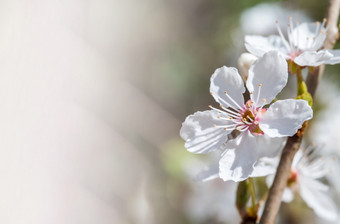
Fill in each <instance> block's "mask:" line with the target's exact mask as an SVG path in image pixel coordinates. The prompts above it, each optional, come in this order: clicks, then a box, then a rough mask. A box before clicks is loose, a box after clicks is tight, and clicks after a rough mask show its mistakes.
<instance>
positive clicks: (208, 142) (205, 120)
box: [180, 110, 232, 153]
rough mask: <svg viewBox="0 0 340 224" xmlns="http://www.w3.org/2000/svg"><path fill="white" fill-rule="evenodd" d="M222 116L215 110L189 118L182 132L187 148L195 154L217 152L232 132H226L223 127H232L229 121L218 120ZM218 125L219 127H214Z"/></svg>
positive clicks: (195, 114) (198, 113)
mask: <svg viewBox="0 0 340 224" xmlns="http://www.w3.org/2000/svg"><path fill="white" fill-rule="evenodd" d="M219 115H220V114H219V113H218V112H216V111H213V110H206V111H203V112H201V111H198V112H196V113H194V114H192V115H190V116H188V117H187V118H186V119H185V121H184V122H183V124H182V128H181V130H180V135H181V137H182V138H183V139H184V140H185V145H184V146H185V148H186V149H187V150H188V151H189V152H193V153H208V152H210V151H213V150H217V149H218V148H219V147H220V146H221V145H222V144H223V143H225V142H226V141H227V135H228V134H229V133H230V132H231V131H232V130H228V131H227V130H224V128H223V127H218V126H223V125H230V124H231V122H230V121H228V120H222V119H218V118H217V117H218V116H219ZM214 125H216V126H217V127H214Z"/></svg>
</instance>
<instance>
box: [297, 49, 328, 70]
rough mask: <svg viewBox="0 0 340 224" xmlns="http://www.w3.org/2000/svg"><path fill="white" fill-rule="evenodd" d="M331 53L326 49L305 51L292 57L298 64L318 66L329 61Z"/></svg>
mask: <svg viewBox="0 0 340 224" xmlns="http://www.w3.org/2000/svg"><path fill="white" fill-rule="evenodd" d="M332 57H333V55H332V54H331V53H330V52H329V51H327V50H321V51H318V52H316V51H305V52H303V53H302V54H300V55H299V56H297V57H296V58H295V59H294V62H295V63H296V64H298V65H300V66H319V65H322V64H325V63H326V62H327V61H329V60H330V59H331V58H332Z"/></svg>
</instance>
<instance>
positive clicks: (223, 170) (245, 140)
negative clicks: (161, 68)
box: [220, 131, 258, 182]
mask: <svg viewBox="0 0 340 224" xmlns="http://www.w3.org/2000/svg"><path fill="white" fill-rule="evenodd" d="M226 147H227V149H228V151H227V152H226V153H225V154H224V155H223V157H222V158H221V160H220V177H221V178H222V179H223V180H225V181H227V180H233V181H235V182H239V181H242V180H245V179H247V178H248V177H249V176H250V175H251V173H252V172H253V170H254V164H255V162H256V160H257V158H258V152H257V147H256V140H255V137H254V136H252V134H250V133H249V132H248V131H245V132H243V133H242V134H240V135H239V136H238V137H237V138H236V139H234V140H231V141H229V142H228V143H227V145H226Z"/></svg>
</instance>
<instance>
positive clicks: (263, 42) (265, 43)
mask: <svg viewBox="0 0 340 224" xmlns="http://www.w3.org/2000/svg"><path fill="white" fill-rule="evenodd" d="M244 39H245V47H246V49H247V50H248V51H249V52H250V53H252V54H253V55H255V56H257V57H262V56H263V54H264V53H266V52H268V51H272V50H277V51H280V52H281V53H283V54H287V49H286V48H285V46H284V43H283V41H282V39H281V37H280V36H276V35H271V36H269V37H262V36H257V35H247V36H245V38H244Z"/></svg>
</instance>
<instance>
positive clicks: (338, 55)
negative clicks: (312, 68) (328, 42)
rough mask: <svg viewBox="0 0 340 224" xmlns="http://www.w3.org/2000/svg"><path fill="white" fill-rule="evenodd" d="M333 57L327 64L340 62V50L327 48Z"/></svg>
mask: <svg viewBox="0 0 340 224" xmlns="http://www.w3.org/2000/svg"><path fill="white" fill-rule="evenodd" d="M327 51H328V52H329V53H331V54H332V55H333V57H332V58H331V59H329V60H327V61H326V62H325V64H327V65H335V64H339V63H340V50H327Z"/></svg>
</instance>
